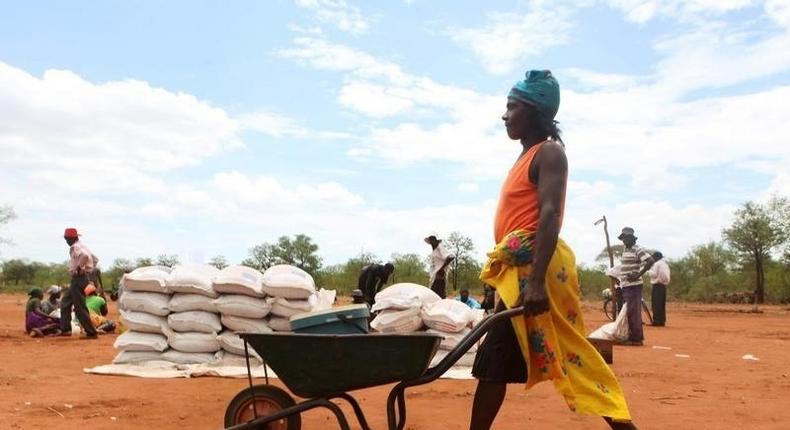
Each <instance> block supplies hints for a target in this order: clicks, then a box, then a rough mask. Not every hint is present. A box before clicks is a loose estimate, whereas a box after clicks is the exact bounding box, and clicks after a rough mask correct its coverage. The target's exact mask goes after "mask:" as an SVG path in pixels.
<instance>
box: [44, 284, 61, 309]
mask: <svg viewBox="0 0 790 430" xmlns="http://www.w3.org/2000/svg"><path fill="white" fill-rule="evenodd" d="M60 292H61V289H60V287H59V286H57V285H53V286H51V287H49V289H48V290H47V300H45V301H43V302H41V311H42V312H44V313H45V314H47V315H50V316H51V315H52V312H54V311H56V310H58V309H60Z"/></svg>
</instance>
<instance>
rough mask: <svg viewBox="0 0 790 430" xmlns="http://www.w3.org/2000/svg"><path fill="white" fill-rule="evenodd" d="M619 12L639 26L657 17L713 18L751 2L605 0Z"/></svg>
mask: <svg viewBox="0 0 790 430" xmlns="http://www.w3.org/2000/svg"><path fill="white" fill-rule="evenodd" d="M606 3H607V4H608V5H609V6H610V7H612V8H615V9H619V10H621V11H622V12H623V13H624V14H625V17H626V19H628V20H629V21H632V22H636V23H639V24H643V23H646V22H648V21H650V20H652V19H653V18H655V17H657V16H670V17H673V18H678V19H681V20H683V21H691V20H696V19H699V18H701V17H706V16H715V15H720V14H723V13H727V12H732V11H736V10H740V9H744V8H746V7H749V6H751V5H753V4H754V3H755V1H753V0H607V1H606Z"/></svg>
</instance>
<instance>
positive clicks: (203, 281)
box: [113, 265, 334, 365]
mask: <svg viewBox="0 0 790 430" xmlns="http://www.w3.org/2000/svg"><path fill="white" fill-rule="evenodd" d="M122 283H123V289H124V293H123V294H122V295H121V299H120V305H119V307H120V309H121V320H122V321H123V323H124V324H125V325H126V327H127V328H128V329H129V331H127V332H126V333H124V334H122V335H121V336H119V337H118V339H117V340H116V342H115V347H116V348H118V349H121V350H122V351H121V353H120V354H118V356H117V357H116V358H115V360H114V361H113V362H114V363H116V364H127V363H140V362H144V361H155V360H161V361H169V362H173V363H177V364H201V363H212V362H221V363H222V364H226V365H243V363H244V361H245V359H244V341H243V340H242V339H241V338H240V337H239V336H238V335H237V333H239V332H245V333H270V332H272V329H274V330H278V331H289V330H290V324H289V321H288V317H290V316H292V315H295V314H297V313H302V312H310V311H313V310H319V309H323V308H328V307H331V305H332V302H333V301H334V291H331V292H327V291H325V290H321V291H320V292H319V293H318V294H317V293H316V290H315V282H314V281H313V278H312V276H310V275H309V274H308V273H306V272H304V271H303V270H301V269H299V268H297V267H293V266H288V265H278V266H273V267H271V268H269V269H268V270H267V271H266V272H265V273H261V272H259V271H257V270H255V269H252V268H249V267H245V266H230V267H227V268H225V269H223V270H221V271H220V270H217V269H216V268H214V267H211V266H176V267H175V268H174V269H172V270H171V269H170V268H167V267H160V266H153V267H143V268H140V269H137V270H135V271H134V272H132V273H130V274H128V275H125V276H124V278H123V280H122ZM267 294H268V296H267ZM248 351H249V353H250V356H251V357H252V358H253V359H254V360H255V359H257V360H258V361H260V357H258V355H257V354H256V353H255V351H253V350H252V349H251V348H250V349H248ZM253 364H254V363H253Z"/></svg>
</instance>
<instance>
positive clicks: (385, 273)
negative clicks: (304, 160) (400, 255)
mask: <svg viewBox="0 0 790 430" xmlns="http://www.w3.org/2000/svg"><path fill="white" fill-rule="evenodd" d="M394 271H395V266H394V265H393V264H392V263H387V264H375V263H374V264H369V265H367V266H365V267H363V268H362V271H361V272H360V273H359V282H358V289H359V290H360V291H362V294H364V295H365V301H366V302H367V303H368V304H369V305H370V306H373V304H375V303H376V294H378V292H379V291H380V290H381V288H382V287H384V285H386V284H387V280H388V279H389V277H390V275H392V272H394Z"/></svg>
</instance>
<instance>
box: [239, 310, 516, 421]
mask: <svg viewBox="0 0 790 430" xmlns="http://www.w3.org/2000/svg"><path fill="white" fill-rule="evenodd" d="M522 312H523V308H521V307H518V308H514V309H508V310H505V311H502V312H498V313H495V314H493V315H491V316H489V317H487V318H485V319H484V320H483V321H482V322H480V324H478V325H477V326H476V327H475V328H474V329H472V331H471V332H469V334H468V335H466V337H464V338H463V340H461V342H460V343H459V344H458V345H457V346H456V347H455V348H453V350H452V351H450V352H449V353H448V354H447V356H445V357H444V358H443V359H442V361H440V362H439V363H438V364H437V365H436V366H434V367H431V368H429V369H428V370H426V371H425V373H423V374H422V376H420V377H419V378H417V379H414V380H410V381H401V382H400V383H398V384H397V385H395V387H393V388H392V390H390V393H389V396H387V428H388V429H389V430H403V428H404V427H405V426H406V389H407V388H410V387H415V386H418V385H424V384H428V383H430V382H433V381H435V380H437V379H439V378H440V377H441V376H442V375H443V374H444V373H445V372H447V371H448V370H449V369H450V367H452V366H453V365H454V364H455V363H456V362H457V361H458V360H459V359H460V358H461V357H462V356H463V355H464V354H466V352H467V351H469V349H470V348H472V346H473V345H474V344H475V343H477V341H479V340H480V338H482V337H483V335H484V334H486V333H487V332H488V330H489V329H490V328H491V326H492V325H493V324H494V323H495V322H497V321H499V320H501V319H503V318H512V317H514V316H517V315H520V314H521V313H522ZM244 353H245V356H246V359H247V380H248V382H249V385H250V391H251V393H252V402H253V413H254V415H255V419H253V420H252V421H249V422H246V423H243V424H238V425H235V426H233V427H228V428H226V429H225V430H254V429H255V428H256V427H258V426H261V425H264V424H267V423H270V422H273V421H277V420H279V419H282V418H287V417H289V416H291V415H295V414H299V413H302V412H305V411H308V410H310V409H315V408H327V409H329V410H330V411H332V413H334V414H335V417H336V418H337V422H338V424H339V425H340V429H341V430H350V427H349V425H348V420H347V419H346V416H345V414H344V413H343V411H342V410H341V409H340V407H338V406H337V404H335V403H333V402H332V401H331V400H333V399H343V400H345V401H347V402H348V403H349V404H350V405H351V407H352V408H353V409H354V415H356V418H357V421H358V422H359V425H360V427H361V428H362V430H371V428H370V426H369V425H368V422H367V420H366V419H365V413H364V412H363V411H362V407H360V406H359V402H357V400H356V399H355V398H354V397H353V396H351V395H350V394H348V393H336V394H330V395H327V396H322V397H316V398H313V399H308V400H305V401H303V402H299V403H297V404H295V405H294V406H291V407H289V408H286V409H283V410H281V411H279V412H277V413H274V414H271V415H268V416H265V417H258V412H257V410H256V406H255V389H254V388H253V385H252V371H251V369H250V358H249V353H248V350H247V341H246V340H245V341H244ZM263 369H264V377H265V379H266V384H267V385H268V384H269V373H268V370H267V368H266V361H265V360H264V363H263ZM396 405H397V410H396Z"/></svg>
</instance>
